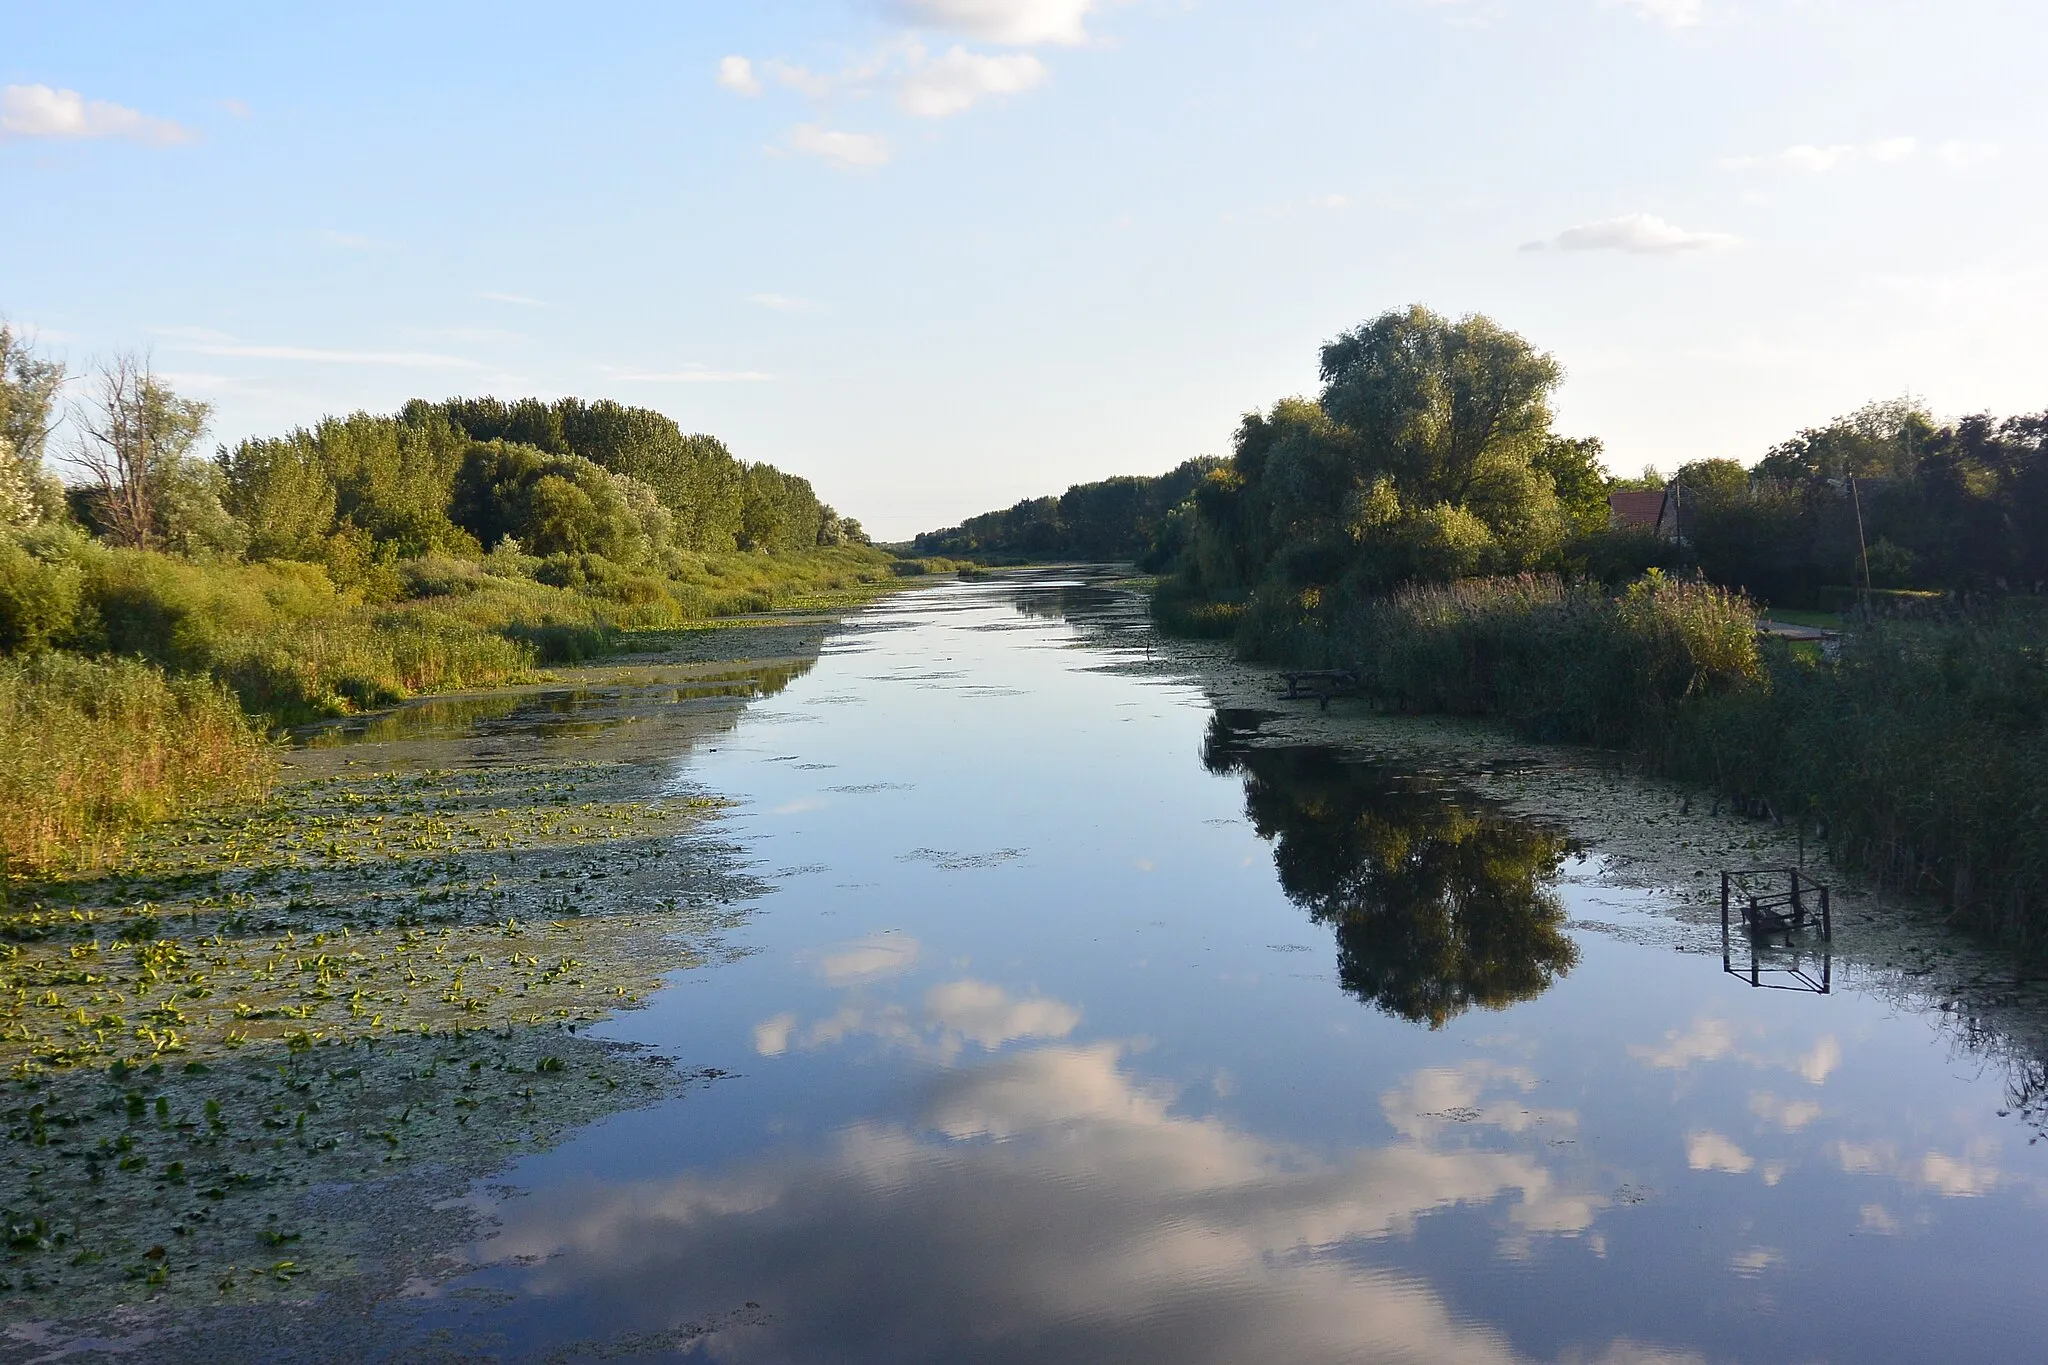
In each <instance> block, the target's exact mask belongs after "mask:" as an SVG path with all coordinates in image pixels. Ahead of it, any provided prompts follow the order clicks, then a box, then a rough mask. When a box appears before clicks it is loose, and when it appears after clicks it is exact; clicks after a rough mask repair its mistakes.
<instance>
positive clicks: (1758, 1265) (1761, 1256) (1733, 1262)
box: [1728, 1247, 1785, 1280]
mask: <svg viewBox="0 0 2048 1365" xmlns="http://www.w3.org/2000/svg"><path fill="white" fill-rule="evenodd" d="M1784 1264H1785V1253H1784V1252H1782V1251H1778V1250H1776V1249H1775V1248H1772V1247H1751V1248H1750V1249H1749V1250H1747V1251H1738V1252H1736V1253H1735V1254H1734V1255H1733V1256H1731V1257H1729V1258H1728V1268H1729V1269H1730V1270H1733V1271H1734V1272H1735V1273H1736V1274H1737V1275H1740V1276H1741V1277H1742V1278H1743V1279H1745V1280H1753V1279H1755V1278H1756V1277H1757V1276H1759V1275H1761V1274H1763V1273H1764V1272H1765V1271H1766V1270H1777V1269H1779V1268H1780V1267H1782V1266H1783V1265H1784Z"/></svg>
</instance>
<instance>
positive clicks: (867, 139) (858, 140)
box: [785, 123, 889, 170]
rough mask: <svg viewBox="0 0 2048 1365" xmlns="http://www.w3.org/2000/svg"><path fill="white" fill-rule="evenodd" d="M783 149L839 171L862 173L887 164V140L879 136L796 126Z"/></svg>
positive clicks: (807, 124)
mask: <svg viewBox="0 0 2048 1365" xmlns="http://www.w3.org/2000/svg"><path fill="white" fill-rule="evenodd" d="M785 146H786V147H787V149H788V150H789V151H792V152H796V153H797V154H799V155H801V156H815V157H818V158H819V159H821V160H823V161H826V162H829V163H830V164H831V165H834V166H837V167H839V168H840V169H841V170H864V169H866V168H868V167H871V166H886V165H888V164H889V140H888V139H887V138H885V137H883V136H881V135H880V134H879V133H848V132H842V131H841V130H839V129H836V128H820V127H819V126H818V125H817V124H815V123H799V124H798V125H797V126H796V127H794V128H792V129H790V130H789V139H788V141H787V143H786V144H785Z"/></svg>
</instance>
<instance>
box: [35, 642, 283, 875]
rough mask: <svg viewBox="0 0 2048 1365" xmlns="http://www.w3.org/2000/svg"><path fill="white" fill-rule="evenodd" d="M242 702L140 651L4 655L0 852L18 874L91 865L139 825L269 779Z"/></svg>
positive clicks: (266, 757)
mask: <svg viewBox="0 0 2048 1365" xmlns="http://www.w3.org/2000/svg"><path fill="white" fill-rule="evenodd" d="M271 768H272V761H271V756H270V753H269V751H268V749H267V747H266V745H265V743H264V741H263V738H262V736H261V735H260V734H259V733H258V732H257V731H256V729H255V728H254V727H253V726H251V725H250V724H249V722H248V721H247V720H246V719H245V718H244V717H243V715H242V711H241V708H240V707H238V706H237V705H236V704H235V700H234V698H233V697H232V696H230V695H229V694H228V693H227V692H225V691H224V690H223V689H221V688H220V687H219V686H218V685H217V684H215V683H212V682H209V681H207V680H205V679H201V678H166V677H165V676H164V675H163V673H161V672H160V671H158V670H157V669H154V668H151V667H150V666H149V665H147V664H143V663H138V662H135V661H133V660H125V659H124V660H113V661H110V662H97V661H93V660H89V659H82V658H79V657H77V656H76V655H70V654H63V653H56V652H50V653H44V654H40V655H38V656H36V657H35V658H32V659H7V660H0V857H4V861H5V863H6V866H7V870H9V871H11V872H15V873H20V872H24V871H26V872H42V871H55V870H59V869H61V868H64V867H68V866H85V865H91V864H92V863H94V862H97V861H99V860H100V859H102V858H104V857H105V856H106V855H107V854H109V853H111V852H112V851H114V850H115V849H117V848H118V847H119V846H120V844H121V842H122V840H123V839H124V838H125V837H126V836H127V835H128V834H130V833H132V832H133V831H134V830H136V829H137V828H139V827H141V826H142V825H144V824H147V823H148V822H150V821H152V820H159V819H162V818H164V817H165V816H168V815H171V814H173V813H175V812H176V811H178V810H180V809H182V808H183V807H185V806H186V805H188V804H190V803H191V802H193V801H196V800H200V799H204V798H207V797H219V796H244V795H252V794H254V793H256V792H259V791H261V790H262V789H263V788H264V786H265V785H266V784H267V782H268V781H269V777H270V773H271Z"/></svg>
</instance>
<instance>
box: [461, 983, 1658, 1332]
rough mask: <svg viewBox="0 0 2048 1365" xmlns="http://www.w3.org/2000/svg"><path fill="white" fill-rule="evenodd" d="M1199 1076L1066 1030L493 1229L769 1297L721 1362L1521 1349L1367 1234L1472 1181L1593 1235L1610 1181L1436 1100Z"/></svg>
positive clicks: (1476, 1190) (690, 1307) (653, 1317)
mask: <svg viewBox="0 0 2048 1365" xmlns="http://www.w3.org/2000/svg"><path fill="white" fill-rule="evenodd" d="M954 984H955V985H956V986H965V985H979V983H954ZM991 989H992V988H991ZM932 994H933V996H935V997H938V998H939V1001H940V1003H941V1004H942V1005H944V1004H946V1003H948V1002H958V1001H961V1000H964V1001H965V1002H966V1003H967V1004H968V1005H969V1006H970V1008H969V1009H968V1010H967V1011H966V1013H967V1016H968V1018H969V1019H970V1021H971V1020H993V1019H997V1018H1004V1017H1008V1011H1009V1008H1010V1006H1009V1004H1004V1005H1002V1006H1001V1007H1000V1008H998V1007H997V1002H995V1001H994V1000H993V998H989V999H982V998H980V997H979V996H978V994H977V993H976V992H972V991H968V990H965V989H959V990H952V991H947V990H946V988H941V989H940V990H937V991H934V992H933V993H932ZM957 1022H959V1021H958V1020H957V1019H956V1023H957ZM969 1026H970V1027H972V1026H973V1024H972V1023H971V1022H970V1024H969ZM1440 1071H1441V1074H1439V1073H1440ZM1502 1084H1505V1085H1506V1086H1507V1087H1508V1088H1509V1090H1510V1091H1512V1092H1513V1093H1516V1094H1519V1093H1520V1092H1521V1089H1522V1087H1523V1082H1522V1079H1521V1078H1520V1077H1519V1075H1518V1074H1517V1073H1514V1072H1512V1071H1510V1070H1509V1069H1505V1068H1499V1069H1493V1070H1488V1069H1486V1068H1483V1067H1482V1068H1479V1069H1476V1070H1471V1071H1468V1072H1465V1073H1458V1072H1455V1071H1443V1070H1442V1069H1438V1070H1432V1071H1430V1072H1425V1073H1420V1074H1418V1075H1417V1076H1415V1077H1412V1078H1410V1080H1409V1082H1408V1083H1407V1084H1405V1085H1404V1086H1402V1087H1400V1088H1398V1089H1397V1090H1395V1091H1393V1092H1390V1093H1389V1094H1388V1096H1387V1097H1385V1101H1384V1103H1385V1107H1386V1108H1387V1110H1388V1112H1389V1113H1400V1114H1403V1115H1404V1116H1405V1115H1407V1114H1409V1113H1411V1112H1412V1106H1413V1105H1415V1104H1418V1103H1429V1104H1434V1103H1437V1102H1438V1101H1439V1100H1454V1101H1463V1102H1464V1104H1463V1106H1462V1107H1464V1108H1471V1109H1473V1110H1475V1111H1476V1112H1475V1117H1473V1118H1470V1119H1466V1120H1465V1121H1464V1126H1465V1127H1466V1128H1467V1129H1468V1130H1469V1128H1470V1126H1471V1125H1473V1124H1478V1125H1480V1126H1486V1125H1490V1124H1495V1123H1498V1124H1500V1125H1501V1126H1505V1127H1513V1126H1515V1125H1516V1124H1520V1123H1525V1122H1526V1121H1527V1119H1528V1113H1529V1111H1527V1110H1524V1109H1522V1108H1520V1107H1519V1106H1518V1105H1515V1104H1513V1103H1511V1102H1503V1101H1501V1100H1499V1099H1497V1098H1496V1099H1488V1098H1487V1096H1486V1095H1485V1094H1484V1093H1482V1092H1484V1091H1486V1090H1487V1089H1489V1088H1494V1089H1498V1088H1499V1086H1500V1085H1502ZM1176 1098H1177V1095H1176V1091H1175V1090H1174V1089H1173V1088H1172V1087H1170V1086H1165V1085H1162V1084H1159V1083H1157V1082H1152V1081H1147V1080H1145V1079H1143V1078H1141V1077H1139V1076H1138V1075H1137V1074H1135V1073H1134V1071H1133V1069H1132V1068H1131V1067H1130V1065H1129V1064H1128V1056H1127V1049H1126V1048H1125V1046H1124V1045H1122V1044H1118V1043H1113V1042H1097V1043H1090V1044H1086V1045H1081V1044H1069V1043H1052V1044H1044V1045H1039V1046H1035V1047H1031V1048H1027V1049H1023V1050H1018V1051H1014V1052H1011V1053H1008V1054H1006V1055H1002V1056H998V1057H997V1058H995V1059H993V1060H991V1061H988V1062H986V1063H983V1064H980V1065H976V1066H973V1067H968V1068H962V1069H959V1070H956V1071H952V1072H949V1073H946V1074H945V1075H943V1076H942V1077H940V1078H939V1080H938V1081H937V1082H936V1083H935V1084H934V1085H933V1087H932V1088H931V1090H930V1091H929V1092H928V1093H927V1095H926V1097H925V1100H924V1102H923V1103H922V1105H921V1107H920V1108H919V1110H918V1111H917V1113H916V1116H915V1118H914V1119H913V1120H912V1121H908V1122H900V1123H892V1122H882V1121H872V1120H871V1121H866V1122H861V1123H857V1124H854V1125H852V1126H850V1127H847V1128H845V1129H843V1130H842V1131H840V1132H839V1133H838V1134H837V1135H836V1136H835V1137H834V1138H833V1139H832V1140H831V1141H830V1142H829V1143H828V1144H827V1145H826V1146H825V1147H824V1148H823V1150H814V1151H808V1152H804V1151H785V1152H782V1153H778V1154H774V1155H770V1156H767V1157H764V1158H762V1159H760V1160H757V1161H753V1162H751V1163H747V1164H745V1165H742V1166H738V1167H735V1168H732V1169H729V1170H727V1171H724V1172H720V1173H701V1172H700V1173H692V1174H687V1175H681V1176H675V1177H669V1178H662V1179H656V1180H648V1181H642V1182H628V1183H616V1184H614V1183H584V1184H579V1185H574V1186H565V1187H561V1188H557V1189H553V1190H549V1191H546V1192H542V1193H536V1194H535V1195H533V1196H531V1197H528V1198H523V1199H519V1200H515V1201H511V1202H509V1203H507V1204H505V1205H504V1206H503V1207H502V1208H501V1209H500V1210H499V1217H500V1218H501V1220H502V1230H501V1231H500V1232H499V1234H498V1235H497V1236H496V1237H494V1238H492V1239H491V1240H489V1241H488V1242H486V1243H483V1244H481V1245H480V1246H478V1247H477V1248H475V1250H476V1252H477V1253H478V1254H479V1255H480V1256H482V1257H486V1258H488V1259H489V1260H491V1261H495V1262H499V1263H504V1262H507V1261H521V1260H523V1259H524V1258H544V1259H539V1260H537V1261H527V1262H526V1268H524V1269H520V1270H518V1271H517V1272H516V1274H517V1275H518V1277H519V1280H520V1284H521V1288H522V1289H523V1290H524V1291H525V1292H527V1293H528V1294H532V1295H537V1296H540V1297H541V1298H543V1299H552V1298H566V1299H573V1300H576V1301H579V1303H580V1304H582V1305H584V1307H585V1311H587V1312H589V1313H591V1314H592V1315H594V1316H598V1317H602V1318H603V1319H604V1320H606V1321H608V1322H611V1323H614V1324H617V1325H620V1326H628V1325H632V1326H645V1327H659V1326H665V1325H667V1324H668V1323H670V1322H673V1321H677V1320H681V1319H682V1318H685V1317H688V1316H690V1315H692V1314H699V1313H702V1312H705V1311H707V1310H715V1309H718V1308H721V1307H727V1306H730V1305H731V1304H735V1303H739V1302H743V1301H756V1302H758V1303H760V1304H761V1305H762V1307H763V1309H764V1310H765V1311H766V1315H767V1318H768V1321H767V1322H766V1324H765V1325H760V1326H750V1327H746V1328H742V1329H734V1330H732V1331H730V1332H727V1333H722V1334H719V1335H718V1336H716V1337H714V1338H713V1339H712V1340H711V1341H710V1342H709V1343H708V1345H709V1348H710V1351H709V1353H710V1355H711V1356H712V1357H713V1358H716V1359H721V1360H745V1361H751V1360H870V1359H873V1360H883V1359H887V1360H908V1359H917V1358H921V1357H923V1358H937V1357H940V1356H945V1355H948V1354H950V1353H954V1352H957V1351H958V1350H959V1349H960V1345H961V1343H963V1342H973V1343H975V1344H976V1345H975V1349H974V1351H973V1355H974V1357H975V1358H976V1359H978V1360H990V1361H1000V1360H1011V1359H1016V1360H1025V1359H1029V1360H1050V1359H1057V1360H1133V1359H1173V1360H1181V1361H1219V1362H1221V1361H1242V1360H1246V1359H1253V1358H1260V1357H1267V1356H1277V1357H1279V1358H1282V1359H1288V1360H1302V1361H1308V1360H1337V1359H1344V1360H1359V1359H1364V1360H1385V1361H1408V1360H1413V1361H1424V1360H1427V1361H1453V1362H1458V1361H1470V1362H1505V1361H1510V1360H1513V1359H1516V1358H1517V1357H1516V1356H1515V1353H1514V1352H1513V1351H1512V1350H1511V1349H1510V1347H1509V1345H1508V1343H1507V1342H1506V1341H1505V1339H1504V1338H1503V1337H1502V1336H1501V1335H1500V1334H1499V1333H1498V1332H1496V1331H1495V1330H1494V1329H1492V1328H1490V1327H1488V1326H1485V1325H1483V1324H1477V1323H1473V1322H1470V1321H1465V1320H1462V1319H1460V1318H1459V1317H1458V1316H1457V1315H1455V1314H1453V1313H1452V1312H1451V1311H1450V1309H1449V1308H1448V1307H1447V1306H1446V1305H1445V1304H1444V1302H1443V1301H1442V1300H1441V1298H1440V1297H1439V1296H1438V1295H1437V1294H1436V1292H1435V1291H1434V1290H1433V1289H1432V1288H1431V1287H1430V1286H1429V1284H1428V1283H1427V1282H1425V1281H1423V1280H1421V1279H1419V1278H1417V1277H1415V1276H1413V1275H1409V1274H1404V1273H1396V1272H1393V1271H1389V1270H1386V1269H1383V1268H1380V1267H1376V1266H1373V1265H1370V1264H1367V1263H1366V1261H1367V1260H1369V1259H1370V1258H1369V1253H1365V1254H1361V1253H1362V1251H1363V1249H1364V1248H1365V1247H1366V1246H1367V1245H1368V1244H1369V1243H1370V1242H1371V1241H1373V1240H1375V1239H1382V1238H1388V1237H1397V1236H1405V1235H1407V1234H1408V1233H1410V1232H1411V1231H1412V1230H1413V1229H1414V1228H1415V1226H1416V1224H1417V1222H1418V1220H1420V1219H1421V1218H1423V1217H1425V1216H1426V1215H1428V1214H1429V1213H1431V1212H1433V1211H1437V1210H1442V1209H1446V1208H1449V1207H1452V1206H1455V1205H1467V1206H1483V1205H1491V1204H1495V1203H1498V1202H1501V1201H1506V1204H1507V1207H1506V1222H1507V1224H1508V1226H1509V1228H1510V1229H1511V1230H1514V1231H1516V1232H1517V1233H1518V1235H1522V1236H1527V1235H1529V1234H1531V1233H1541V1234H1547V1235H1558V1234H1575V1233H1579V1232H1582V1231H1584V1230H1586V1229H1587V1228H1588V1227H1589V1226H1590V1225H1591V1222H1592V1220H1593V1217H1594V1216H1595V1214H1596V1213H1597V1212H1598V1210H1599V1209H1600V1208H1601V1207H1602V1206H1603V1204H1604V1200H1601V1199H1599V1198H1597V1197H1593V1196H1590V1195H1588V1194H1586V1193H1583V1192H1579V1191H1575V1190H1572V1189H1569V1188H1567V1187H1566V1186H1565V1185H1564V1184H1563V1183H1561V1182H1560V1181H1559V1180H1558V1179H1557V1178H1555V1177H1554V1176H1553V1175H1552V1173H1551V1172H1550V1171H1549V1170H1547V1169H1546V1168H1545V1167H1544V1166H1543V1165H1542V1164H1541V1163H1539V1162H1537V1161H1536V1160H1535V1159H1534V1158H1532V1157H1530V1156H1528V1155H1526V1154H1521V1153H1512V1152H1496V1151H1486V1150H1480V1149H1478V1148H1477V1147H1476V1146H1474V1147H1461V1148H1455V1149H1442V1148H1439V1147H1437V1146H1435V1145H1433V1144H1432V1143H1431V1142H1430V1141H1429V1140H1427V1139H1428V1137H1429V1135H1430V1133H1431V1132H1432V1131H1433V1130H1432V1129H1430V1128H1429V1126H1428V1121H1427V1120H1426V1119H1423V1120H1420V1121H1418V1123H1416V1124H1415V1125H1411V1128H1412V1132H1411V1135H1410V1136H1405V1137H1403V1138H1401V1139H1399V1140H1397V1141H1395V1142H1393V1143H1391V1144H1389V1145H1387V1146H1384V1147H1377V1148H1363V1149H1359V1150H1355V1151H1351V1152H1348V1153H1345V1154H1343V1155H1340V1156H1336V1157H1329V1156H1324V1155H1319V1154H1316V1153H1313V1152H1309V1151H1306V1150H1302V1149H1297V1148H1293V1147H1290V1146H1288V1145H1286V1144H1283V1143H1279V1142H1275V1141H1272V1140H1268V1139H1265V1138H1261V1137H1258V1136H1255V1135H1253V1134H1250V1133H1247V1132H1245V1131H1243V1130H1241V1129H1240V1128H1237V1127H1235V1126H1233V1125H1232V1124H1231V1123H1230V1122H1228V1121H1226V1120H1224V1119H1221V1118H1216V1117H1197V1116H1191V1115H1187V1114H1182V1113H1176V1112H1175V1110H1174V1105H1175V1101H1176ZM1551 1117H1552V1120H1553V1121H1564V1120H1563V1119H1560V1118H1558V1117H1557V1116H1551ZM1568 1117H1569V1116H1565V1118H1568ZM1630 1349H1634V1348H1630ZM956 1358H957V1357H956ZM1629 1358H1631V1359H1637V1358H1657V1357H1642V1356H1640V1355H1637V1356H1630V1357H1629Z"/></svg>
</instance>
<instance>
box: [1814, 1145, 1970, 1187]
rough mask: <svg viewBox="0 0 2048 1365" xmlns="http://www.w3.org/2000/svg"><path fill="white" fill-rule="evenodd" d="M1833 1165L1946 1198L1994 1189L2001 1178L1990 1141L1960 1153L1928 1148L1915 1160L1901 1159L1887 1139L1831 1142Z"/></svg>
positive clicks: (1850, 1171) (1847, 1173)
mask: <svg viewBox="0 0 2048 1365" xmlns="http://www.w3.org/2000/svg"><path fill="white" fill-rule="evenodd" d="M1833 1150H1834V1157H1835V1164H1836V1165H1837V1166H1839V1167H1840V1168H1841V1169H1842V1172H1843V1173H1844V1174H1846V1175H1888V1176H1891V1177H1892V1178H1893V1179H1895V1180H1898V1181H1900V1182H1902V1183H1904V1184H1909V1185H1920V1186H1923V1187H1924V1188H1926V1189H1929V1190H1932V1191H1934V1192H1935V1193H1936V1194H1939V1195H1942V1196H1943V1197H1945V1198H1949V1199H1972V1198H1976V1197H1978V1196H1980V1195H1986V1194H1989V1193H1991V1192H1992V1191H1993V1190H1995V1189H1997V1188H1998V1186H1999V1184H2000V1183H2001V1181H2002V1177H2001V1176H2000V1174H1999V1170H1998V1166H1997V1164H1996V1161H1997V1150H1996V1147H1995V1145H1994V1144H1992V1143H1989V1142H1978V1143H1976V1144H1974V1145H1973V1146H1972V1148H1971V1150H1969V1151H1967V1152H1965V1153H1963V1154H1962V1155H1961V1156H1950V1155H1949V1154H1948V1153H1946V1152H1933V1151H1930V1152H1928V1153H1927V1154H1926V1155H1924V1156H1922V1157H1920V1158H1919V1159H1918V1160H1917V1161H1916V1160H1914V1159H1913V1158H1911V1157H1905V1158H1901V1157H1900V1155H1899V1153H1898V1149H1897V1148H1895V1147H1893V1146H1892V1145H1891V1144H1890V1143H1888V1142H1880V1143H1872V1144H1869V1145H1864V1144H1862V1143H1855V1142H1838V1143H1836V1144H1834V1149H1833Z"/></svg>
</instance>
